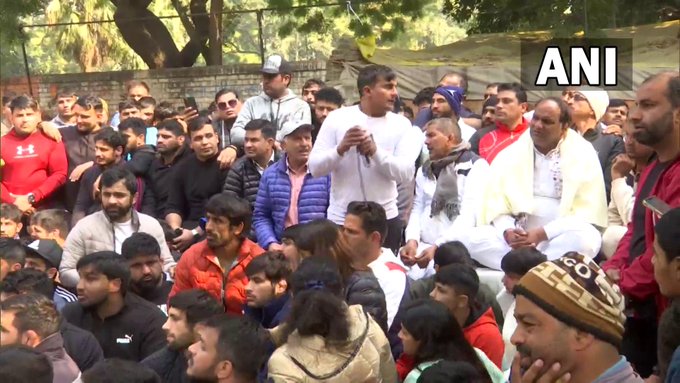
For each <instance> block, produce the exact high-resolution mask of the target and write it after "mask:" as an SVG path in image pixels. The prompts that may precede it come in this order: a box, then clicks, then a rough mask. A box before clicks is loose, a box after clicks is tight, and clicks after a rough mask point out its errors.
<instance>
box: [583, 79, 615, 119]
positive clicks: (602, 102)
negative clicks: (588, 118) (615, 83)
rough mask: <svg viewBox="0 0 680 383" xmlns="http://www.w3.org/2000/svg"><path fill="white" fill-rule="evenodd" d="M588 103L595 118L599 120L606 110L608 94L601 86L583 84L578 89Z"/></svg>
mask: <svg viewBox="0 0 680 383" xmlns="http://www.w3.org/2000/svg"><path fill="white" fill-rule="evenodd" d="M578 92H579V93H581V94H582V95H583V96H584V97H585V98H586V99H588V103H589V104H590V108H591V109H592V110H593V113H594V114H595V119H596V120H598V121H599V120H600V119H601V118H602V116H604V114H605V113H606V112H607V107H608V106H609V94H607V91H606V90H604V89H602V88H596V87H589V86H584V87H581V88H579V89H578Z"/></svg>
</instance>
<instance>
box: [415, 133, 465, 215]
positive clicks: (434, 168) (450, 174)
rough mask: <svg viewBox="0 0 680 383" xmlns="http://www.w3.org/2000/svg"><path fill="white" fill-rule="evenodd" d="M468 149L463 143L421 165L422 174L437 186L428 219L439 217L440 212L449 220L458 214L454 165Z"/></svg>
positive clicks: (458, 204) (456, 181) (456, 179)
mask: <svg viewBox="0 0 680 383" xmlns="http://www.w3.org/2000/svg"><path fill="white" fill-rule="evenodd" d="M469 149H470V144H469V143H467V142H465V141H463V142H461V143H460V144H458V145H457V146H456V147H454V148H453V150H452V151H451V153H449V155H448V156H446V157H444V158H442V159H439V160H434V161H428V162H426V163H425V164H424V165H423V174H424V175H425V176H426V177H427V178H430V179H435V180H437V185H436V186H435V189H434V195H433V196H432V204H431V205H430V217H435V216H437V215H439V213H441V212H442V211H443V212H444V213H445V214H446V217H447V218H448V219H450V220H452V219H454V218H455V217H457V216H458V215H459V214H460V202H459V201H458V194H459V191H458V175H457V174H456V169H455V167H456V164H457V163H458V161H459V160H460V158H461V156H462V155H463V154H465V153H466V152H467V151H468V150H469Z"/></svg>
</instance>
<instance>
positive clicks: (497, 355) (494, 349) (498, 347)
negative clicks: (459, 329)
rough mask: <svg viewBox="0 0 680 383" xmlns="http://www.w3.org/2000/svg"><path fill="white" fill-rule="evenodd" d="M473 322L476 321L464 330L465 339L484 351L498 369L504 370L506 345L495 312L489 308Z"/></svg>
mask: <svg viewBox="0 0 680 383" xmlns="http://www.w3.org/2000/svg"><path fill="white" fill-rule="evenodd" d="M470 315H472V314H470ZM471 319H472V318H470V319H468V321H469V320H471ZM472 320H474V321H473V322H472V323H471V324H469V325H468V326H466V327H465V328H463V335H464V336H465V339H467V341H468V342H469V343H470V344H471V345H472V347H475V348H478V349H480V350H482V351H483V352H484V353H485V354H486V356H487V357H489V359H490V360H491V361H492V362H493V364H495V365H496V366H497V367H498V368H502V364H503V353H504V352H505V343H504V342H503V336H502V335H501V331H500V330H499V329H498V324H497V323H496V317H495V316H494V315H493V310H492V309H491V308H488V309H487V310H486V311H484V312H483V313H482V314H481V315H480V316H479V317H478V318H476V319H472Z"/></svg>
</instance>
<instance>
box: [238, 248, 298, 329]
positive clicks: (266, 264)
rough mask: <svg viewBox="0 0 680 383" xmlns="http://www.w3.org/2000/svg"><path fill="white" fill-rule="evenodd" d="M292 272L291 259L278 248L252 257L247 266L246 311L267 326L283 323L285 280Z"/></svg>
mask: <svg viewBox="0 0 680 383" xmlns="http://www.w3.org/2000/svg"><path fill="white" fill-rule="evenodd" d="M291 273H292V269H291V266H290V262H289V261H288V259H286V256H285V255H283V253H282V252H280V251H268V252H266V253H264V254H262V255H260V256H258V257H255V258H253V260H252V261H250V263H249V264H248V266H246V276H247V277H248V284H247V285H246V288H245V290H246V308H245V314H246V315H247V316H249V317H251V318H253V319H255V320H257V321H258V322H259V323H260V324H261V325H262V327H264V328H267V329H272V328H274V327H276V326H278V325H279V324H280V323H281V322H283V321H284V320H285V318H286V315H287V313H288V310H289V309H290V304H289V298H290V295H289V294H288V282H287V279H288V276H290V274H291Z"/></svg>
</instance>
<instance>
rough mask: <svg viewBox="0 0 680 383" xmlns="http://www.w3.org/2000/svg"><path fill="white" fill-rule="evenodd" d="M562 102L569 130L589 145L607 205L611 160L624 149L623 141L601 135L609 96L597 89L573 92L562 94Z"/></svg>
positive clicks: (616, 137)
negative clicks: (566, 111)
mask: <svg viewBox="0 0 680 383" xmlns="http://www.w3.org/2000/svg"><path fill="white" fill-rule="evenodd" d="M563 99H564V101H565V102H566V103H567V105H569V112H570V115H571V120H572V123H573V125H572V128H573V129H574V130H576V131H577V132H578V133H579V134H581V136H583V138H585V139H586V140H587V141H588V142H590V143H591V144H592V145H593V147H594V148H595V151H596V152H597V157H598V159H599V160H600V167H601V168H602V174H603V176H604V184H605V192H606V193H607V203H609V201H610V200H611V185H612V172H611V169H612V163H613V162H614V158H616V156H618V155H619V154H622V153H623V152H624V151H625V149H624V146H623V139H622V138H621V137H619V136H616V135H613V134H603V130H604V129H606V127H605V126H604V125H603V124H602V123H601V122H600V119H601V118H602V116H603V115H604V113H605V112H606V111H607V106H608V105H609V96H608V95H607V92H606V91H604V90H602V89H600V88H593V87H582V88H579V89H575V90H574V91H573V92H565V93H564V94H563Z"/></svg>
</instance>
